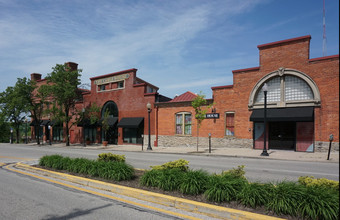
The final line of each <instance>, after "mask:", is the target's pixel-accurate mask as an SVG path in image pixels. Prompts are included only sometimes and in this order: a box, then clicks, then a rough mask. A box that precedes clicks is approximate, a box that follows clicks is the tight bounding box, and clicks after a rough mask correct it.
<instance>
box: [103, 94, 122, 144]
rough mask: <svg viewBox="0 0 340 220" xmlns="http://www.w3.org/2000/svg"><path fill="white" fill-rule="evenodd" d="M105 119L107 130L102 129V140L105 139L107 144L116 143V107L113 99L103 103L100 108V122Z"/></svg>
mask: <svg viewBox="0 0 340 220" xmlns="http://www.w3.org/2000/svg"><path fill="white" fill-rule="evenodd" d="M103 120H107V124H108V130H107V132H105V131H104V130H103V129H102V138H101V139H102V141H104V140H106V141H108V143H109V144H117V143H118V127H117V122H118V107H117V104H116V103H115V102H113V101H108V102H106V103H105V104H104V106H103V108H102V110H101V122H102V123H103Z"/></svg>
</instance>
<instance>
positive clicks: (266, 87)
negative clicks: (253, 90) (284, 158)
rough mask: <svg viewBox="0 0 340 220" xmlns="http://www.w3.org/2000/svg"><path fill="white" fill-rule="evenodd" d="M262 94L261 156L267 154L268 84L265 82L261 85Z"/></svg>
mask: <svg viewBox="0 0 340 220" xmlns="http://www.w3.org/2000/svg"><path fill="white" fill-rule="evenodd" d="M262 90H263V94H264V118H263V124H264V125H263V126H264V129H263V130H264V131H263V151H262V153H261V156H269V154H268V152H267V146H266V145H267V128H266V127H267V126H266V125H267V92H268V86H267V83H265V84H264V85H263V87H262Z"/></svg>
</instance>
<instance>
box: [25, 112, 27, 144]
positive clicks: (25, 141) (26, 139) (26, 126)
mask: <svg viewBox="0 0 340 220" xmlns="http://www.w3.org/2000/svg"><path fill="white" fill-rule="evenodd" d="M25 136H26V138H25V144H27V118H26V117H25Z"/></svg>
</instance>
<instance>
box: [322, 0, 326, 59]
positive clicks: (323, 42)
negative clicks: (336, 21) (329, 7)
mask: <svg viewBox="0 0 340 220" xmlns="http://www.w3.org/2000/svg"><path fill="white" fill-rule="evenodd" d="M325 14H326V11H325V0H323V25H322V26H323V36H322V38H323V40H322V55H323V56H327V45H326V43H327V39H326V19H325V16H326V15H325Z"/></svg>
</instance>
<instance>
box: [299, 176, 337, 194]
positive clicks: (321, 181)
mask: <svg viewBox="0 0 340 220" xmlns="http://www.w3.org/2000/svg"><path fill="white" fill-rule="evenodd" d="M299 183H300V184H302V185H305V186H320V187H325V188H331V189H334V190H336V191H339V181H335V180H329V179H326V178H318V179H315V178H314V176H310V177H309V176H301V177H299Z"/></svg>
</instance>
